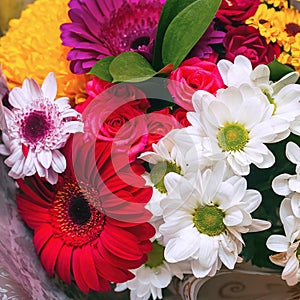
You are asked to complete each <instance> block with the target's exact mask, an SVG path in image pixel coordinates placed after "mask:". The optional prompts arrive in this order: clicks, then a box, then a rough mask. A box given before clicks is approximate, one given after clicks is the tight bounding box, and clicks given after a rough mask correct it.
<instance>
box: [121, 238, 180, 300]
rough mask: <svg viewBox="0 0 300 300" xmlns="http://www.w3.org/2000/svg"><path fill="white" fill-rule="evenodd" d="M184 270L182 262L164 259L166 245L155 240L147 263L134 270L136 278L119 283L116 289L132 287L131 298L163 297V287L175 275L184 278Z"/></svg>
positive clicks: (132, 299) (143, 299) (144, 299)
mask: <svg viewBox="0 0 300 300" xmlns="http://www.w3.org/2000/svg"><path fill="white" fill-rule="evenodd" d="M183 271H184V270H182V269H181V267H180V264H176V263H175V264H170V263H167V262H166V261H165V260H164V247H163V246H161V245H160V244H159V243H158V242H157V241H154V242H153V249H152V252H150V253H149V254H148V261H147V263H146V264H144V265H142V266H141V267H139V268H138V269H135V270H132V272H133V273H134V274H135V278H133V279H131V280H129V281H127V282H125V283H121V284H117V287H116V289H115V291H117V292H120V291H124V290H125V289H126V288H128V289H130V299H131V300H148V299H149V298H150V297H151V296H152V299H154V300H155V299H157V298H158V299H162V289H163V288H166V287H167V286H168V285H169V284H170V282H171V280H172V278H173V276H177V277H178V278H179V279H182V278H183Z"/></svg>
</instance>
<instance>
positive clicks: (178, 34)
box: [162, 0, 221, 68]
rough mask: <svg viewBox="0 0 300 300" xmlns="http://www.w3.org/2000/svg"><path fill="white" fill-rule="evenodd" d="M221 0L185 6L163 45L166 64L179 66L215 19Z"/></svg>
mask: <svg viewBox="0 0 300 300" xmlns="http://www.w3.org/2000/svg"><path fill="white" fill-rule="evenodd" d="M220 4H221V0H198V1H195V2H194V3H192V4H190V5H188V6H187V7H186V8H184V9H183V10H182V11H181V12H180V13H179V14H178V15H177V16H176V17H175V18H174V19H173V20H172V21H171V23H170V25H169V26H168V28H167V31H166V33H165V36H164V39H163V45H162V60H163V63H164V64H165V65H167V64H173V65H174V67H175V68H177V67H178V66H179V65H180V63H181V62H182V61H183V60H184V58H185V57H186V56H187V54H188V53H189V52H190V51H191V50H192V48H193V47H194V46H195V44H196V43H197V42H198V40H199V39H200V38H201V36H202V35H203V33H204V32H205V31H206V29H207V27H208V26H209V24H210V23H211V21H212V20H213V18H214V16H215V14H216V12H217V10H218V8H219V6H220Z"/></svg>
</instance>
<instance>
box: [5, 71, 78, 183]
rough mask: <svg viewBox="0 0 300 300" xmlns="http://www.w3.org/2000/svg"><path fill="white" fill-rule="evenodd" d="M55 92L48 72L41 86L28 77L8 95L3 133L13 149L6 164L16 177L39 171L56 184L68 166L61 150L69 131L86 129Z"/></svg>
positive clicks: (54, 83)
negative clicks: (5, 124)
mask: <svg viewBox="0 0 300 300" xmlns="http://www.w3.org/2000/svg"><path fill="white" fill-rule="evenodd" d="M56 92H57V85H56V79H55V76H54V74H53V73H49V74H48V76H47V77H46V79H45V81H44V82H43V85H42V87H39V85H38V84H37V82H36V81H35V80H33V79H25V81H24V83H23V85H22V87H21V88H19V87H16V88H14V89H13V90H12V91H11V92H10V94H9V104H10V105H11V106H12V110H9V109H8V108H6V107H3V110H4V118H5V120H6V123H7V129H6V133H4V135H7V138H6V141H7V147H8V149H9V150H10V156H9V157H8V158H7V159H6V160H5V163H6V164H7V165H8V166H9V167H11V170H10V172H9V175H10V176H12V177H13V178H15V179H18V178H23V177H24V176H31V175H33V174H35V173H36V172H37V173H38V174H39V176H41V177H45V178H46V179H47V180H48V181H49V182H50V183H52V184H54V183H56V181H57V178H58V176H57V173H62V172H63V171H64V170H65V168H66V160H65V158H64V156H63V155H62V154H61V152H60V151H59V150H58V149H60V148H61V147H63V146H64V144H65V143H66V141H67V139H68V138H69V135H70V133H75V132H79V131H83V123H82V121H81V115H80V114H79V113H78V112H76V111H75V110H74V109H72V108H71V106H70V105H69V103H68V102H69V99H68V98H59V99H57V100H56V101H54V99H55V96H56Z"/></svg>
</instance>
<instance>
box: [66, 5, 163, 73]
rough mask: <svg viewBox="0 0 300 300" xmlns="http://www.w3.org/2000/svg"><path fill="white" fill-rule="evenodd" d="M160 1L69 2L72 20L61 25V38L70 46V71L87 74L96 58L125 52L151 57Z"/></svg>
mask: <svg viewBox="0 0 300 300" xmlns="http://www.w3.org/2000/svg"><path fill="white" fill-rule="evenodd" d="M163 3H164V0H139V1H134V0H128V1H121V0H108V1H102V0H97V1H81V0H72V1H70V3H69V6H70V11H69V16H70V19H71V21H72V23H67V24H63V25H62V26H61V31H62V34H61V39H62V41H63V44H64V45H66V46H70V47H72V48H73V49H72V50H71V51H70V52H69V54H68V56H67V58H68V60H71V70H72V72H74V73H77V74H80V73H86V72H88V71H89V70H90V69H91V68H92V67H93V65H94V64H95V63H96V62H97V60H99V59H101V58H104V57H107V56H111V55H118V54H120V53H122V52H126V51H134V52H138V53H140V54H142V55H144V56H145V57H146V58H147V59H149V60H151V58H152V50H153V49H152V48H153V43H154V38H155V34H156V27H157V24H158V20H159V17H160V12H161V10H162V6H163ZM103 32H105V37H103V35H102V34H101V33H103Z"/></svg>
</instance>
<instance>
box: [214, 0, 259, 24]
mask: <svg viewBox="0 0 300 300" xmlns="http://www.w3.org/2000/svg"><path fill="white" fill-rule="evenodd" d="M259 4H260V0H231V1H226V0H223V1H222V2H221V5H220V8H219V10H218V11H217V14H216V18H217V19H218V20H219V21H221V22H222V23H223V24H224V25H234V26H237V25H241V24H243V23H244V21H245V20H247V19H248V18H249V17H251V16H253V15H254V14H255V12H256V10H257V8H258V5H259Z"/></svg>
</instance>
